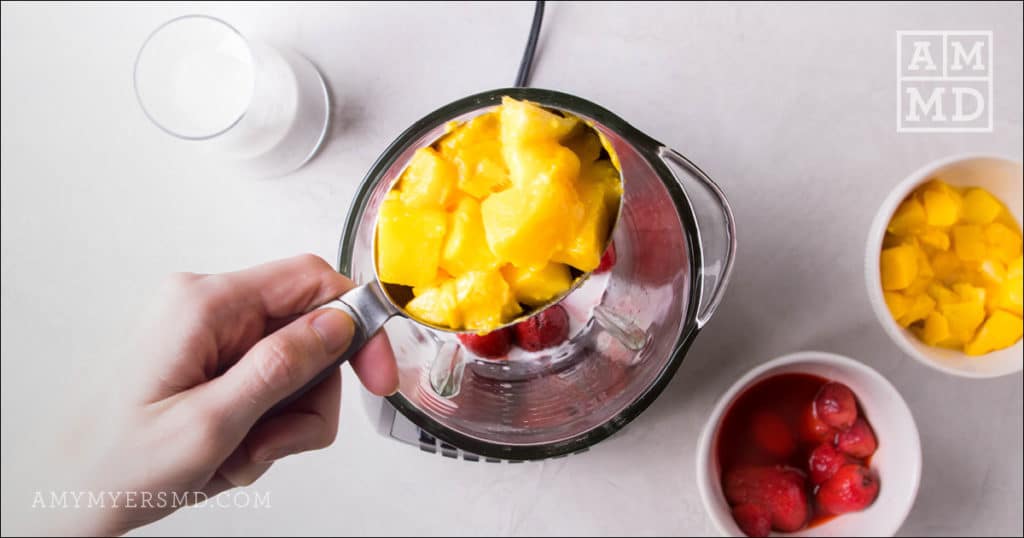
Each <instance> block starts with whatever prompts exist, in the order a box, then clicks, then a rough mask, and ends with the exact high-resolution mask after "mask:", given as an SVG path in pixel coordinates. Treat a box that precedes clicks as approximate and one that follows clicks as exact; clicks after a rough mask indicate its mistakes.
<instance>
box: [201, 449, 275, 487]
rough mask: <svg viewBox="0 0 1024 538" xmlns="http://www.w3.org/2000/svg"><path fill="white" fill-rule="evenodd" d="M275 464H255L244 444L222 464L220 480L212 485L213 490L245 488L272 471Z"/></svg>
mask: <svg viewBox="0 0 1024 538" xmlns="http://www.w3.org/2000/svg"><path fill="white" fill-rule="evenodd" d="M273 464H274V463H273V462H255V461H252V458H251V457H250V455H249V450H248V449H247V448H246V446H245V443H242V444H241V445H239V446H238V448H236V449H235V451H234V452H232V453H231V455H230V456H228V459H227V460H225V461H224V463H222V464H221V466H220V469H218V470H217V475H218V476H220V478H221V479H220V480H216V483H211V489H219V490H220V491H224V490H226V489H231V488H232V487H245V486H248V485H250V484H252V483H253V482H255V481H256V479H257V478H259V477H261V476H263V473H265V472H267V470H269V469H270V466H271V465H273Z"/></svg>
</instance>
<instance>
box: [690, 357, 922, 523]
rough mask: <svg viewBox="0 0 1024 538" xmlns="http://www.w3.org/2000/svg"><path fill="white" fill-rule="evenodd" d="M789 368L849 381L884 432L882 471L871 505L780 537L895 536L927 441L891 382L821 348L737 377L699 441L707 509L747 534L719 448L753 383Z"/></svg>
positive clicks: (878, 463)
mask: <svg viewBox="0 0 1024 538" xmlns="http://www.w3.org/2000/svg"><path fill="white" fill-rule="evenodd" d="M785 373H802V374H812V375H817V376H821V377H824V378H827V379H830V380H835V381H839V382H841V383H845V384H846V385H847V386H848V387H850V389H852V390H853V392H854V394H856V395H857V399H858V401H859V402H860V405H861V408H862V409H863V410H864V414H865V415H866V416H867V419H868V422H870V423H871V427H872V428H874V430H875V434H876V435H877V437H878V451H877V452H876V453H875V455H874V457H872V458H871V467H872V468H873V469H875V470H877V471H878V477H879V481H880V483H881V487H880V488H879V493H878V499H876V500H875V503H874V504H872V505H871V506H870V507H869V508H868V509H867V510H865V511H863V512H858V513H852V514H846V515H843V516H841V517H837V518H834V519H832V520H830V521H829V522H827V523H825V524H822V525H819V526H816V527H814V528H812V529H807V530H804V531H802V532H797V533H792V534H782V535H780V536H892V535H893V534H895V533H896V531H898V530H899V528H900V526H901V525H902V524H903V520H904V519H906V517H907V514H908V513H910V509H911V507H913V506H914V499H915V498H916V497H917V488H918V485H919V483H920V481H921V441H920V439H919V438H918V435H917V425H916V424H915V423H914V416H913V415H912V414H911V413H910V408H908V407H907V404H906V402H904V401H903V398H902V397H901V396H900V394H899V393H898V392H897V391H896V388H895V387H893V386H892V384H891V383H889V381H887V380H886V379H885V378H884V377H882V376H881V374H879V373H878V372H876V371H874V370H873V369H871V368H869V367H868V366H865V365H864V364H862V363H860V362H858V361H855V360H853V359H850V358H847V357H843V356H841V355H835V354H832V353H824V352H819V351H802V352H799V353H793V354H790V355H786V356H783V357H779V358H777V359H774V360H771V361H768V362H767V363H765V364H762V365H761V366H758V367H757V368H754V369H753V370H751V371H750V372H748V373H747V374H746V375H745V376H743V377H742V378H741V379H740V380H739V381H737V382H736V383H735V384H734V385H733V386H732V387H731V388H730V389H729V390H728V391H727V392H726V393H725V394H724V395H722V397H721V398H720V399H719V400H718V403H717V404H716V405H715V409H714V411H712V413H711V417H710V418H709V419H708V422H707V424H706V425H705V426H704V431H703V432H701V436H700V441H699V442H698V445H697V485H698V486H699V488H700V496H701V499H702V500H703V501H704V508H705V509H706V510H707V511H708V514H709V515H710V516H711V520H712V521H713V522H714V524H715V527H717V528H718V531H719V532H721V533H722V535H723V536H744V534H743V531H741V530H740V528H739V527H738V526H737V525H736V522H735V521H734V520H733V518H732V514H731V512H730V510H729V504H728V502H726V500H725V495H724V494H723V493H722V480H721V469H720V468H719V464H718V456H717V454H716V451H715V445H716V444H717V440H718V439H717V438H718V432H719V429H720V426H721V422H722V417H723V416H724V415H725V413H726V411H728V409H729V408H730V407H731V405H732V403H733V402H734V401H735V400H736V398H737V397H738V396H739V395H740V394H742V393H743V392H744V391H745V390H746V389H747V388H748V387H750V386H751V385H754V384H755V383H758V382H759V381H761V380H763V379H767V378H769V377H772V376H775V375H778V374H785Z"/></svg>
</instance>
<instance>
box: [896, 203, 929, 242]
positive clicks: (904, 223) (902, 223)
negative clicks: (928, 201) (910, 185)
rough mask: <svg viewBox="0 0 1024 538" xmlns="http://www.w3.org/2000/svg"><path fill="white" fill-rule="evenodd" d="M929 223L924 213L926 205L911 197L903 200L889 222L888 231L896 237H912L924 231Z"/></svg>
mask: <svg viewBox="0 0 1024 538" xmlns="http://www.w3.org/2000/svg"><path fill="white" fill-rule="evenodd" d="M927 223H928V218H927V216H926V214H925V211H924V205H922V204H921V202H919V201H918V200H917V199H916V198H914V197H913V196H910V197H908V198H907V199H906V200H903V203H901V204H900V205H899V207H897V208H896V212H895V213H893V215H892V219H890V220H889V226H888V228H887V230H888V231H889V233H891V234H894V235H899V236H904V235H910V234H912V233H914V232H916V231H918V230H921V229H923V228H924V227H925V226H926V225H927Z"/></svg>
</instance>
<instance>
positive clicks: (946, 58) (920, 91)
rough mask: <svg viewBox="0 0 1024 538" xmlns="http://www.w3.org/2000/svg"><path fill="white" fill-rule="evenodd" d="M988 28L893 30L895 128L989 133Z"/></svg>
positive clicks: (989, 78)
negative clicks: (895, 93)
mask: <svg viewBox="0 0 1024 538" xmlns="http://www.w3.org/2000/svg"><path fill="white" fill-rule="evenodd" d="M992 58H993V55H992V32H988V31H945V32H932V31H919V30H914V31H902V32H896V92H897V95H896V130H897V131H899V132H901V133H943V132H945V133H949V132H953V133H964V132H968V133H970V132H977V133H987V132H992V110H993V106H992Z"/></svg>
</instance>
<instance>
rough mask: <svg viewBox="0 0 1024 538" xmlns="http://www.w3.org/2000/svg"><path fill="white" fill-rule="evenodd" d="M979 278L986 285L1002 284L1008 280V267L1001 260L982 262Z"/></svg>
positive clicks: (979, 264)
mask: <svg viewBox="0 0 1024 538" xmlns="http://www.w3.org/2000/svg"><path fill="white" fill-rule="evenodd" d="M978 276H979V277H980V280H981V281H983V282H984V283H985V284H996V285H998V284H1002V282H1003V281H1004V280H1006V266H1005V265H1003V263H1002V262H1000V261H999V260H992V259H986V260H981V262H980V263H978Z"/></svg>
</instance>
